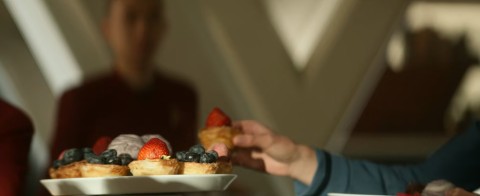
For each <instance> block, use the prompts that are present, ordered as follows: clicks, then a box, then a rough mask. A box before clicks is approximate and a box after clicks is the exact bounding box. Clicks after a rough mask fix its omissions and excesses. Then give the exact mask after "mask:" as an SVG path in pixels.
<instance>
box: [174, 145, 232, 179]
mask: <svg viewBox="0 0 480 196" xmlns="http://www.w3.org/2000/svg"><path fill="white" fill-rule="evenodd" d="M175 156H176V158H177V160H178V161H179V162H180V170H179V172H178V173H179V174H224V173H231V172H232V164H231V163H230V162H227V161H218V154H217V152H215V151H208V152H205V149H204V148H203V147H202V146H201V145H195V146H192V147H191V148H190V149H189V150H188V151H181V152H177V153H176V154H175Z"/></svg>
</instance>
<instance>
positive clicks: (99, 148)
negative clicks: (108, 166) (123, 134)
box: [92, 136, 112, 155]
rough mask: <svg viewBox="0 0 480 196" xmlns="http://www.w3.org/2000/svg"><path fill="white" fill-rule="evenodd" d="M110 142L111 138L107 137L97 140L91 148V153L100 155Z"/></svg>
mask: <svg viewBox="0 0 480 196" xmlns="http://www.w3.org/2000/svg"><path fill="white" fill-rule="evenodd" d="M110 142H112V138H110V137H108V136H103V137H100V138H98V139H97V141H96V142H95V144H94V145H93V147H92V150H93V153H95V154H96V155H100V154H101V153H102V152H103V151H105V150H107V149H108V145H109V144H110Z"/></svg>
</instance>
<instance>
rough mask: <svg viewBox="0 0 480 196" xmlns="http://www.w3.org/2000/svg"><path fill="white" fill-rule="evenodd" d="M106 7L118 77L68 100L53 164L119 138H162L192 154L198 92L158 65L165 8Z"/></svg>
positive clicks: (144, 0) (138, 4) (132, 1)
mask: <svg viewBox="0 0 480 196" xmlns="http://www.w3.org/2000/svg"><path fill="white" fill-rule="evenodd" d="M106 2H107V10H106V15H105V18H104V21H103V24H102V31H103V34H104V37H105V39H106V41H107V42H108V44H109V46H110V47H111V49H112V51H113V55H114V59H113V62H112V65H113V68H112V71H111V72H110V73H108V74H106V75H103V76H100V77H97V78H94V79H91V80H87V81H86V82H84V83H83V84H82V85H81V86H79V87H76V88H74V89H71V90H69V91H67V92H66V93H65V94H63V95H62V97H61V100H60V103H59V107H58V113H57V119H56V120H57V121H56V130H55V133H54V136H53V144H52V148H51V154H50V156H51V160H53V159H54V158H55V157H57V156H58V155H59V154H60V152H61V151H62V150H64V149H68V148H80V147H92V145H93V144H94V143H95V141H96V140H97V139H98V138H100V137H105V136H106V137H109V138H114V137H116V136H117V135H119V134H137V135H143V134H160V135H162V136H163V137H164V138H166V139H167V140H168V141H169V142H170V144H171V145H172V147H173V149H176V150H183V149H188V147H190V146H192V145H194V144H195V143H196V129H195V128H196V115H197V95H196V91H195V90H194V89H193V88H192V87H191V86H190V85H187V84H186V83H184V82H182V81H178V80H175V79H172V78H169V77H167V76H166V75H163V74H162V73H160V72H159V71H157V70H156V68H155V64H154V63H153V59H154V55H155V54H156V51H157V48H158V47H157V46H158V45H159V44H161V43H162V41H163V39H164V37H165V34H166V33H167V23H166V16H165V11H164V9H165V8H164V2H163V1H160V0H140V1H139V0H110V1H106Z"/></svg>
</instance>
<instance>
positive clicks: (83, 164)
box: [49, 160, 129, 179]
mask: <svg viewBox="0 0 480 196" xmlns="http://www.w3.org/2000/svg"><path fill="white" fill-rule="evenodd" d="M49 174H50V178H54V179H55V178H82V177H107V176H126V175H128V174H129V169H128V167H127V166H121V165H109V164H91V163H88V162H87V161H86V160H83V161H78V162H74V163H70V164H68V165H64V166H60V167H59V168H58V169H54V168H50V169H49Z"/></svg>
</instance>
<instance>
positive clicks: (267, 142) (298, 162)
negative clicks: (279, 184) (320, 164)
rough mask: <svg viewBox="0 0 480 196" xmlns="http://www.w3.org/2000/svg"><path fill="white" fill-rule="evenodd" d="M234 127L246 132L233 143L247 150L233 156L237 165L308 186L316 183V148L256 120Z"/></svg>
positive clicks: (235, 124)
mask: <svg viewBox="0 0 480 196" xmlns="http://www.w3.org/2000/svg"><path fill="white" fill-rule="evenodd" d="M233 127H234V128H237V129H240V130H242V134H241V135H237V136H236V137H235V138H234V139H233V143H234V145H235V146H237V147H241V148H243V149H240V150H237V151H235V152H234V153H233V154H232V161H233V162H234V163H235V164H238V165H241V166H244V167H247V168H251V169H256V170H260V171H264V172H267V173H269V174H273V175H279V176H289V177H292V178H294V179H297V180H299V181H302V182H303V183H305V184H307V185H309V184H310V183H311V182H312V180H313V176H314V174H315V171H316V169H317V158H316V154H315V151H314V150H313V149H311V148H309V147H307V146H304V145H300V144H296V143H295V142H293V141H292V140H291V139H290V138H288V137H286V136H282V135H277V134H275V133H273V131H272V130H270V129H269V128H267V127H265V126H263V125H262V124H260V123H258V122H255V121H239V122H235V123H234V124H233Z"/></svg>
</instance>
